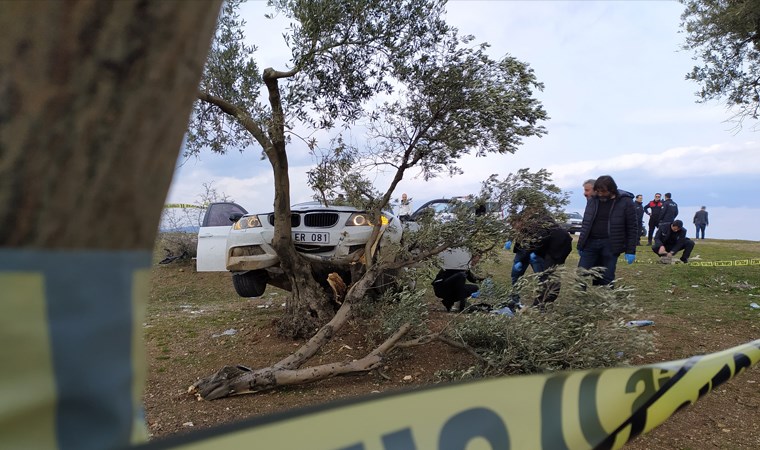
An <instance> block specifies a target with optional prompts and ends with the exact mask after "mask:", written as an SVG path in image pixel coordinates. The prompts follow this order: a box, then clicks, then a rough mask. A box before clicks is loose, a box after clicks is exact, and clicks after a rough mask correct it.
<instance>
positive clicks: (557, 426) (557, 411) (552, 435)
mask: <svg viewBox="0 0 760 450" xmlns="http://www.w3.org/2000/svg"><path fill="white" fill-rule="evenodd" d="M565 378H567V374H557V375H553V376H551V377H549V379H548V380H546V383H544V390H543V392H542V393H541V448H552V449H557V450H567V444H566V443H565V435H564V433H563V432H562V390H563V387H564V385H565Z"/></svg>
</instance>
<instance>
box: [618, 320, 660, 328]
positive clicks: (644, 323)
mask: <svg viewBox="0 0 760 450" xmlns="http://www.w3.org/2000/svg"><path fill="white" fill-rule="evenodd" d="M649 325H654V321H652V320H631V321H630V322H626V324H625V326H627V327H647V326H649Z"/></svg>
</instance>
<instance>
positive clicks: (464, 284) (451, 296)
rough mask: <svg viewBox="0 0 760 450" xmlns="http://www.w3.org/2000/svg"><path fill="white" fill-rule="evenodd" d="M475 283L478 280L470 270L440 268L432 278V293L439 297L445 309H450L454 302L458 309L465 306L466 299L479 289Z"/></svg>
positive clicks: (463, 308)
mask: <svg viewBox="0 0 760 450" xmlns="http://www.w3.org/2000/svg"><path fill="white" fill-rule="evenodd" d="M468 281H471V282H472V283H476V282H478V281H480V280H479V279H478V278H477V277H476V276H475V274H473V273H472V272H471V271H470V270H460V269H441V270H440V271H438V274H437V275H436V276H435V279H434V280H433V293H434V294H435V296H436V297H438V298H440V299H441V303H443V306H444V307H445V308H446V311H451V307H452V306H454V303H459V311H460V312H462V311H464V310H465V308H467V299H468V298H469V297H470V296H471V295H472V294H474V293H475V292H477V291H479V290H480V288H479V287H478V285H477V284H470V283H468Z"/></svg>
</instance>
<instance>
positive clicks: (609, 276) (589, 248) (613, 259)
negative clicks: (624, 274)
mask: <svg viewBox="0 0 760 450" xmlns="http://www.w3.org/2000/svg"><path fill="white" fill-rule="evenodd" d="M618 256H620V253H612V247H611V246H610V240H609V239H589V240H588V241H587V242H586V247H585V248H584V249H583V253H582V254H581V260H580V261H578V267H581V268H583V269H587V270H588V269H591V268H593V267H604V272H603V273H602V276H601V278H594V285H595V286H600V285H601V286H605V285H608V284H610V283H612V281H613V280H614V279H615V270H616V269H617V259H618Z"/></svg>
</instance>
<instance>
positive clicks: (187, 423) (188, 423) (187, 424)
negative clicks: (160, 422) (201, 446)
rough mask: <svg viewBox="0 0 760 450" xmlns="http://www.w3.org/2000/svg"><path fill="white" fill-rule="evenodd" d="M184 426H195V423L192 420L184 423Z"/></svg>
mask: <svg viewBox="0 0 760 450" xmlns="http://www.w3.org/2000/svg"><path fill="white" fill-rule="evenodd" d="M182 426H183V427H194V426H195V425H194V424H193V423H192V422H185V423H183V424H182Z"/></svg>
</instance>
